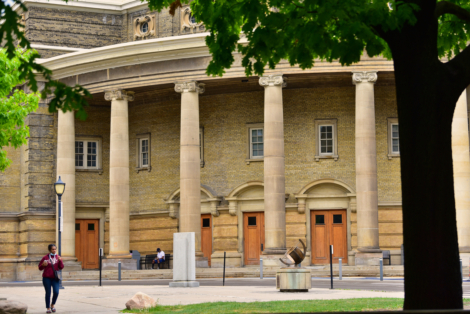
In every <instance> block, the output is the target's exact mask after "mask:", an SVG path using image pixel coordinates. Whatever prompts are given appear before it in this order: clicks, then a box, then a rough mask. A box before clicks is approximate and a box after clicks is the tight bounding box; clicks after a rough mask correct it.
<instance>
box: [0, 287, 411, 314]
mask: <svg viewBox="0 0 470 314" xmlns="http://www.w3.org/2000/svg"><path fill="white" fill-rule="evenodd" d="M137 292H143V293H146V294H148V295H149V296H151V297H152V298H154V299H155V300H158V303H159V304H162V305H178V304H195V303H204V302H216V301H235V302H255V301H283V300H314V299H349V298H376V297H386V298H403V297H404V293H403V292H379V291H359V290H329V289H320V288H312V289H311V290H310V291H309V292H308V293H281V292H279V291H278V290H276V289H275V287H260V286H225V287H220V286H217V287H215V286H205V287H199V288H169V287H168V286H104V287H98V286H71V287H66V288H65V289H64V290H61V291H60V295H59V300H58V302H57V313H59V314H60V313H99V314H104V313H106V314H108V313H118V312H119V311H120V310H122V309H124V308H125V303H126V302H127V301H128V300H129V299H130V298H131V297H132V296H133V295H134V294H135V293H137ZM0 297H6V298H7V299H8V300H17V301H20V302H23V303H26V304H27V305H28V314H37V313H45V305H44V289H43V288H42V287H7V288H6V287H1V288H0Z"/></svg>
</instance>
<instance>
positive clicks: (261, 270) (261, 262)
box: [259, 258, 263, 279]
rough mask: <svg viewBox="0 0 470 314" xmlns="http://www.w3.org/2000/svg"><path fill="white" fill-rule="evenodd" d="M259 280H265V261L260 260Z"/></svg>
mask: <svg viewBox="0 0 470 314" xmlns="http://www.w3.org/2000/svg"><path fill="white" fill-rule="evenodd" d="M259 279H263V259H262V258H260V259H259Z"/></svg>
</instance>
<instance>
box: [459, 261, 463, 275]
mask: <svg viewBox="0 0 470 314" xmlns="http://www.w3.org/2000/svg"><path fill="white" fill-rule="evenodd" d="M460 277H462V279H463V268H462V259H460Z"/></svg>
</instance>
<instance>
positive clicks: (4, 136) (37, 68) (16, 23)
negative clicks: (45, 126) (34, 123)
mask: <svg viewBox="0 0 470 314" xmlns="http://www.w3.org/2000/svg"><path fill="white" fill-rule="evenodd" d="M11 2H13V3H10V4H11V5H9V4H7V3H6V1H5V0H3V1H1V2H0V12H3V15H2V18H3V23H2V24H0V38H2V39H3V49H2V50H0V63H1V64H0V170H1V171H4V170H5V169H6V168H7V167H8V165H9V164H10V160H9V159H8V158H7V155H6V152H5V150H3V147H6V146H13V147H15V148H17V147H19V146H21V145H23V144H26V138H27V137H28V136H29V131H28V130H29V129H28V127H27V126H26V125H25V123H24V120H25V118H26V117H27V115H28V114H29V113H31V112H33V111H35V110H36V108H37V106H38V102H39V99H40V98H43V99H46V98H50V103H49V111H50V112H56V111H57V110H63V111H70V110H75V111H76V115H77V117H78V118H80V119H82V120H84V119H86V116H87V115H86V111H85V107H86V106H87V105H88V103H87V100H86V97H90V96H91V95H90V93H89V92H88V91H87V90H86V89H84V88H83V87H81V86H78V85H77V86H75V87H70V86H67V85H65V84H63V83H61V82H58V81H55V80H53V79H52V72H51V71H49V70H48V69H47V68H45V67H44V66H42V65H40V64H38V63H37V59H38V58H39V54H38V53H37V52H36V51H34V50H32V49H31V45H30V43H29V41H28V39H27V38H26V37H25V35H24V33H23V25H22V17H21V16H20V15H18V13H17V12H16V11H14V10H13V6H19V9H20V10H21V11H22V12H26V11H27V8H26V6H25V5H24V4H23V3H22V2H21V1H20V0H13V1H11ZM65 2H67V0H65ZM17 47H22V48H17ZM38 77H39V78H40V80H41V82H42V83H41V84H38V79H37V78H38ZM21 85H24V86H21ZM39 85H41V87H42V88H41V89H40V86H39ZM26 86H27V87H28V89H29V94H27V93H25V92H24V91H23V89H26V88H25V87H26Z"/></svg>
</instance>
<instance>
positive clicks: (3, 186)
mask: <svg viewBox="0 0 470 314" xmlns="http://www.w3.org/2000/svg"><path fill="white" fill-rule="evenodd" d="M2 149H4V150H5V151H6V153H7V158H9V159H11V164H10V166H9V167H8V168H7V169H6V170H5V171H4V172H3V173H2V172H0V200H1V201H0V213H1V212H9V213H11V212H20V211H21V151H22V148H21V147H19V148H18V149H15V148H13V147H3V148H2ZM0 242H1V241H0Z"/></svg>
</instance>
